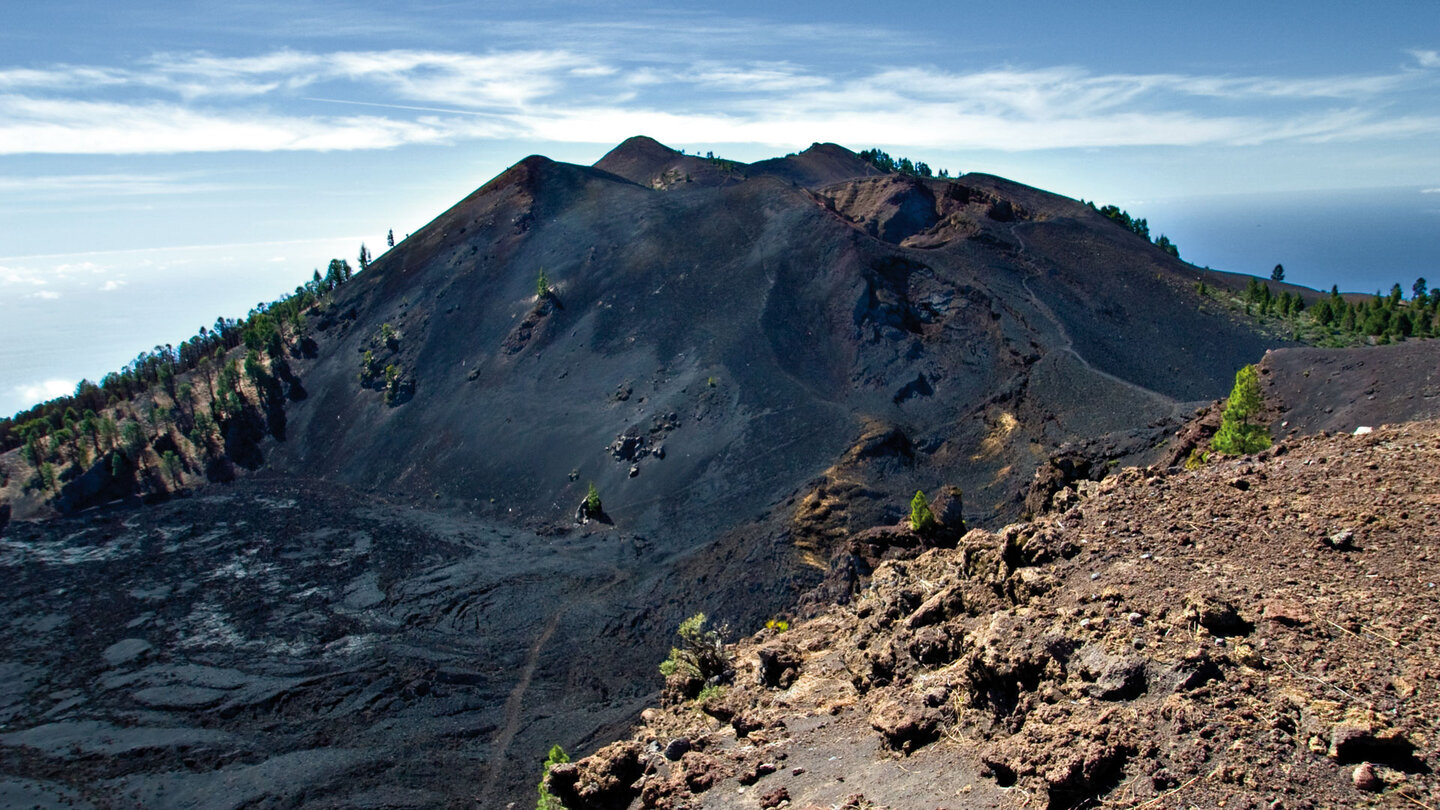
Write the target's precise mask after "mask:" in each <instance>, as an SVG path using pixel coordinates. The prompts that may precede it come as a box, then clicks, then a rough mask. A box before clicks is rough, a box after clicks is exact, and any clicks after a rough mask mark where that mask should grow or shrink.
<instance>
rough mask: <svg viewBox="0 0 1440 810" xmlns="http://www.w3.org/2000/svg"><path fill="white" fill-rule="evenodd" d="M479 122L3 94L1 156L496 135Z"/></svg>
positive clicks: (338, 146) (312, 147) (329, 147)
mask: <svg viewBox="0 0 1440 810" xmlns="http://www.w3.org/2000/svg"><path fill="white" fill-rule="evenodd" d="M504 129H505V128H504V127H503V126H501V125H497V124H494V123H490V122H486V121H479V120H476V119H473V118H471V119H463V120H459V119H442V118H438V117H422V118H419V119H416V120H399V119H395V118H382V117H378V116H349V117H343V118H333V117H302V116H293V115H291V116H287V115H275V114H271V113H266V112H261V111H256V110H224V111H197V110H193V109H189V108H186V107H182V106H178V105H175V104H167V103H149V104H124V103H118V102H97V101H73V100H47V99H35V98H30V97H26V96H15V95H10V96H0V154H110V155H116V154H125V155H139V154H173V153H178V152H225V151H258V152H273V151H281V150H287V151H337V150H353V149H385V148H389V147H394V146H399V145H401V144H408V143H441V142H447V141H452V140H455V139H457V138H461V137H468V138H475V137H482V138H483V137H497V136H500V135H502V134H504Z"/></svg>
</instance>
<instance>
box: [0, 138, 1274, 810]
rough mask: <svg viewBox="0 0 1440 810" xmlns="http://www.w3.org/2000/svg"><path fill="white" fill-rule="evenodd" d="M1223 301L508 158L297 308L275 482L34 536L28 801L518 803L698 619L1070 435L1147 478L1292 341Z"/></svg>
mask: <svg viewBox="0 0 1440 810" xmlns="http://www.w3.org/2000/svg"><path fill="white" fill-rule="evenodd" d="M1202 279H1203V280H1206V281H1207V283H1209V284H1212V285H1225V284H1227V283H1228V282H1227V281H1226V280H1225V279H1224V278H1223V277H1221V275H1220V274H1213V273H1208V272H1206V271H1202V270H1199V269H1197V268H1195V267H1192V266H1190V265H1187V264H1185V263H1183V262H1181V261H1179V260H1178V259H1175V258H1173V257H1172V256H1170V255H1167V254H1166V253H1165V252H1163V251H1161V250H1160V249H1159V248H1157V247H1156V246H1154V245H1152V244H1150V243H1149V242H1148V241H1147V240H1145V239H1143V238H1141V237H1139V236H1137V235H1135V234H1134V233H1132V232H1131V231H1129V230H1127V229H1125V228H1124V227H1121V226H1120V225H1117V224H1116V223H1114V222H1112V221H1110V220H1109V219H1106V218H1105V217H1104V216H1102V215H1101V214H1099V213H1097V212H1096V211H1095V210H1093V209H1092V208H1091V207H1089V206H1086V205H1084V204H1082V203H1079V202H1077V201H1075V200H1071V199H1067V198H1064V197H1060V196H1057V195H1054V194H1049V193H1046V192H1044V191H1040V190H1037V189H1034V188H1030V187H1027V186H1024V185H1021V184H1019V183H1015V182H1012V181H1009V180H1004V179H1001V178H998V177H993V176H989V175H983V174H967V175H964V176H962V177H959V178H956V179H936V178H921V177H912V176H908V175H899V174H894V173H885V172H881V171H879V170H878V169H876V168H875V167H874V166H873V165H872V164H871V163H869V162H867V161H865V160H862V159H860V158H859V157H858V156H857V155H855V154H854V153H852V152H849V151H848V150H846V149H843V148H841V147H839V146H836V145H833V144H816V145H814V146H812V147H810V148H809V149H807V150H805V151H804V152H801V153H799V154H795V155H790V156H787V157H783V158H777V159H774V160H767V161H762V162H758V163H754V164H748V165H747V164H739V163H734V162H730V161H724V160H718V159H713V158H700V157H696V156H691V155H685V154H682V153H680V152H677V151H674V150H671V149H669V148H667V147H664V146H662V145H661V144H658V143H656V142H655V141H653V140H651V139H648V138H632V139H630V140H628V141H626V142H625V143H623V144H621V145H620V146H618V147H617V148H616V149H614V150H613V151H611V152H610V153H609V154H607V155H606V156H605V157H604V158H603V159H601V160H600V161H599V162H598V163H596V164H595V165H594V166H591V167H586V166H576V165H569V164H563V163H557V162H555V161H552V160H548V159H546V158H543V157H538V156H536V157H529V158H526V159H525V160H523V161H521V162H520V163H518V164H516V165H515V166H513V167H511V168H510V169H508V170H507V171H505V172H504V173H502V174H501V175H500V176H498V177H496V178H495V179H493V180H491V181H490V182H489V183H486V184H485V185H484V186H482V187H481V188H480V189H478V190H477V191H475V192H474V193H473V194H471V195H470V196H469V197H467V198H466V199H464V200H462V201H461V202H459V203H458V204H456V205H455V206H454V207H453V208H451V209H450V210H448V211H446V212H445V213H443V214H442V215H440V216H439V217H438V218H436V219H435V220H434V221H433V222H431V223H430V224H429V225H427V226H425V227H424V228H422V229H421V230H419V231H418V232H416V233H414V234H413V235H411V236H409V237H408V238H406V239H404V240H403V241H402V242H400V243H399V244H398V245H396V246H395V247H394V248H392V249H391V250H389V251H388V252H386V253H385V254H383V255H382V256H379V257H377V258H376V259H375V261H374V262H373V263H372V264H371V265H370V266H369V268H368V269H366V270H365V271H364V272H362V273H360V274H358V275H356V276H355V277H354V278H353V279H352V280H350V281H349V282H347V283H345V284H344V285H343V286H341V287H339V288H338V289H337V290H335V291H334V293H333V294H332V295H331V296H330V297H329V298H328V299H326V300H325V301H324V302H323V303H322V304H321V305H320V306H319V307H318V308H317V309H316V310H314V311H312V312H310V313H308V314H307V319H308V322H309V323H310V324H311V326H312V329H311V333H310V339H309V340H307V341H306V342H305V347H304V351H303V352H300V354H303V355H304V356H294V357H292V358H290V360H289V363H288V365H289V372H288V373H290V374H291V383H290V391H291V397H290V399H292V400H294V401H292V402H290V403H289V404H288V405H286V406H285V408H284V410H283V414H281V415H280V416H279V417H277V415H276V413H273V412H272V414H271V420H270V423H271V427H272V433H274V434H275V438H273V439H269V440H266V441H265V442H263V443H261V444H260V445H257V446H256V447H255V448H253V449H254V451H255V457H253V458H248V459H246V460H245V463H246V464H248V465H249V466H252V467H258V468H259V471H258V472H257V473H256V474H253V475H247V476H245V477H243V478H242V480H241V481H240V482H238V483H236V484H233V485H231V487H230V488H229V489H226V488H224V487H218V488H207V489H202V490H200V492H199V493H198V494H197V495H196V497H194V498H191V499H188V500H187V499H178V500H174V501H171V502H170V503H168V504H164V505H161V506H156V507H150V508H143V509H132V508H128V507H111V508H109V509H108V510H101V511H98V512H90V513H85V514H81V515H79V516H76V517H72V518H66V519H61V520H56V521H51V522H49V523H35V524H28V523H27V524H25V525H20V523H19V521H16V522H15V523H12V525H11V527H10V528H9V529H8V530H7V531H8V532H9V534H10V539H8V540H7V541H6V543H7V545H6V546H5V547H4V549H3V551H4V554H3V555H0V562H3V564H4V565H5V566H7V569H8V570H12V571H14V572H15V574H16V578H15V581H16V582H18V583H19V584H18V585H17V586H16V589H15V593H16V594H17V596H16V598H15V599H13V600H11V601H9V602H7V603H6V610H7V615H6V619H7V620H8V621H10V623H11V626H14V627H21V626H23V627H27V628H31V630H30V631H28V632H29V633H30V635H29V636H27V641H26V642H25V643H24V644H23V645H20V647H17V652H16V656H18V657H17V658H15V659H14V660H13V661H12V662H11V664H7V665H6V666H11V667H12V670H13V671H12V670H7V672H10V673H11V676H13V677H11V678H10V681H11V682H12V683H14V684H16V686H15V687H13V689H12V690H11V692H12V693H13V694H12V695H11V696H12V697H13V700H9V702H7V703H4V704H3V706H0V708H3V712H4V713H3V722H5V723H6V728H7V729H14V730H15V731H8V732H6V733H4V734H0V746H3V747H0V753H3V755H4V757H5V759H4V760H3V765H4V769H5V772H6V773H9V774H12V775H17V774H18V775H17V776H16V777H15V778H16V779H19V780H20V782H12V783H9V784H12V786H13V785H14V784H20V783H21V782H23V783H24V785H27V786H29V785H40V786H41V787H44V786H45V785H51V784H60V785H62V786H64V790H69V791H72V794H66V795H70V796H71V798H74V797H75V795H79V796H81V797H84V796H92V797H93V796H95V795H100V794H104V793H106V792H107V791H113V790H123V791H130V793H128V794H126V795H132V796H134V797H137V799H136V800H137V801H141V803H142V804H143V803H145V801H149V802H150V803H151V804H156V803H160V804H163V802H161V800H160V799H159V798H158V797H161V796H165V795H169V796H178V795H182V794H184V792H185V791H191V792H192V793H194V794H195V795H203V794H205V793H206V791H207V790H210V789H211V788H212V787H214V786H216V785H222V784H228V785H237V784H241V783H243V784H245V785H249V786H250V787H251V788H253V790H251V792H249V793H244V792H243V791H242V792H241V793H242V794H243V795H244V796H245V797H247V798H245V799H244V801H252V802H264V801H270V800H277V801H278V799H277V798H276V797H281V796H288V797H291V799H294V798H295V797H297V796H298V797H305V800H306V801H307V802H311V803H315V802H319V801H321V799H323V800H324V801H328V802H331V803H332V804H334V805H337V806H338V805H346V806H403V805H404V802H407V801H409V802H411V803H412V804H414V805H415V806H435V805H437V804H444V803H446V802H462V801H466V800H468V798H469V797H472V796H475V795H480V796H483V797H484V803H485V804H487V805H490V806H497V805H503V800H504V799H506V798H519V797H523V796H525V795H527V792H528V791H529V790H532V789H533V784H534V781H535V779H536V777H537V774H538V769H537V767H536V766H537V764H538V762H539V760H540V758H541V757H542V756H543V754H544V751H545V750H546V749H547V748H548V747H549V746H550V745H551V744H553V743H561V744H563V745H565V746H566V747H567V748H571V749H574V748H577V747H578V748H579V749H580V750H582V751H583V750H585V749H586V748H587V747H593V746H594V745H595V743H596V742H597V741H600V740H603V739H606V738H609V737H610V736H611V735H612V734H613V732H614V731H615V730H616V729H617V728H618V727H620V726H621V725H623V724H625V723H627V722H629V720H630V719H631V718H632V717H633V716H634V715H635V713H636V712H638V711H639V709H640V708H641V707H643V706H644V705H645V704H646V701H647V700H649V699H650V698H651V697H652V696H653V693H654V691H655V689H656V688H658V686H659V678H658V676H657V675H656V674H655V670H654V667H655V664H656V663H657V662H658V661H659V660H660V659H661V658H663V656H664V650H665V648H666V647H667V646H668V642H669V638H670V636H671V633H672V631H673V629H674V627H675V626H676V624H677V623H678V622H679V621H680V620H681V619H683V618H685V617H686V616H689V615H690V614H692V613H695V612H698V611H705V612H707V613H708V614H710V615H711V616H712V617H713V618H714V619H715V620H717V621H727V622H729V623H731V624H732V625H734V626H735V627H736V628H737V629H741V630H746V631H748V630H751V629H753V628H755V627H758V626H760V625H762V624H764V622H765V620H766V619H767V618H770V617H772V616H774V615H776V614H777V613H779V612H781V611H784V610H786V609H788V608H789V607H791V606H792V605H793V604H794V603H795V601H796V600H797V598H798V597H799V596H800V594H802V593H804V592H805V591H807V590H808V589H810V588H811V587H812V586H814V585H816V584H817V583H818V582H820V581H821V579H822V578H824V577H826V576H827V575H832V576H831V579H832V580H834V581H835V582H839V583H840V584H841V586H844V584H845V583H847V582H851V581H852V580H853V577H855V576H863V575H864V574H865V573H866V572H868V570H869V566H870V565H871V564H873V563H875V562H877V560H876V559H871V558H869V557H867V554H866V553H865V552H864V551H863V550H857V549H856V548H855V547H854V546H853V544H851V543H850V542H849V538H850V537H851V536H852V535H853V533H854V532H857V531H859V530H862V529H867V528H870V527H873V526H877V525H881V524H893V523H895V522H896V521H897V519H899V518H900V517H901V515H902V514H904V513H905V510H906V508H907V505H908V503H909V501H910V498H911V495H913V493H914V492H915V491H916V490H924V491H926V492H928V493H931V494H932V495H933V494H936V493H938V492H939V491H940V490H941V489H942V488H945V491H946V492H947V493H951V495H950V496H949V497H951V499H952V503H954V500H953V492H954V490H953V488H958V489H959V490H961V491H963V493H964V507H963V516H964V518H965V519H966V520H967V521H969V522H970V523H971V524H976V525H996V526H998V525H999V524H1000V523H1002V522H1003V521H1005V520H1008V519H1012V518H1015V517H1018V516H1020V514H1021V512H1022V511H1023V510H1024V508H1025V507H1024V495H1025V488H1026V485H1028V484H1029V482H1030V480H1031V477H1032V473H1033V472H1034V470H1035V468H1036V466H1037V465H1038V464H1039V463H1041V462H1043V461H1045V460H1046V459H1048V458H1049V457H1050V455H1051V454H1052V453H1053V452H1054V451H1055V450H1056V449H1057V448H1059V447H1060V446H1061V445H1063V444H1065V443H1067V442H1075V441H1078V440H1085V441H1087V442H1088V447H1089V448H1090V449H1091V451H1092V452H1093V453H1095V454H1097V455H1098V456H1099V458H1100V459H1101V460H1102V463H1103V461H1105V460H1108V461H1111V462H1115V463H1120V462H1129V461H1135V460H1146V459H1149V458H1151V457H1152V456H1153V454H1154V452H1155V451H1154V447H1155V445H1156V444H1158V443H1160V442H1161V441H1163V440H1165V438H1166V437H1167V436H1168V434H1169V433H1170V432H1171V431H1173V430H1174V428H1175V427H1177V426H1178V425H1179V423H1180V421H1181V420H1182V419H1183V418H1185V417H1188V416H1189V415H1190V414H1191V413H1192V412H1193V410H1194V407H1195V404H1197V403H1199V402H1208V401H1210V400H1213V399H1215V398H1216V397H1220V396H1223V395H1224V394H1225V393H1226V391H1228V389H1229V386H1230V383H1231V381H1232V379H1233V375H1234V373H1235V370H1236V369H1237V368H1239V367H1240V366H1242V365H1244V364H1246V363H1249V362H1253V361H1255V360H1256V359H1257V358H1259V357H1260V356H1261V355H1262V354H1263V353H1264V352H1265V351H1266V350H1267V349H1269V348H1273V347H1277V346H1279V345H1282V343H1283V342H1282V341H1279V340H1277V339H1275V338H1273V337H1269V336H1266V335H1264V334H1262V333H1260V332H1259V331H1257V329H1256V328H1255V326H1254V325H1253V323H1252V322H1251V321H1249V320H1248V319H1242V318H1239V317H1237V316H1235V315H1232V314H1230V313H1228V312H1226V311H1224V310H1219V311H1217V310H1216V309H1214V308H1212V307H1207V306H1205V305H1204V303H1203V301H1202V300H1201V299H1200V298H1199V297H1198V296H1197V294H1196V292H1195V289H1194V288H1195V285H1196V282H1197V281H1199V280H1202ZM300 381H303V387H302V386H300ZM197 387H198V386H197ZM299 391H303V392H305V394H306V395H305V396H303V398H302V397H301V396H300V395H299V394H298V393H297V392H299ZM277 425H278V426H279V427H281V428H283V429H275V428H276V426H277ZM15 455H16V454H15V453H12V454H10V457H11V458H12V459H13V457H14V456H15ZM260 456H263V464H262V463H261V462H260V458H259V457H260ZM7 463H8V462H7ZM18 464H19V462H18V461H16V462H14V463H12V464H11V467H12V468H14V469H19V467H18ZM242 466H243V465H242ZM592 484H593V486H594V490H595V492H596V494H597V495H598V498H599V500H600V501H601V502H602V507H601V510H600V511H598V512H593V513H592V514H590V515H589V519H588V520H587V519H585V516H584V515H577V507H578V506H579V505H580V503H581V501H582V500H584V499H585V497H586V494H587V491H588V490H589V488H590V486H591V485H592ZM17 503H18V502H17ZM958 507H959V504H958V503H954V506H953V507H952V509H951V512H950V514H951V515H952V520H953V516H955V514H956V509H958ZM16 516H17V517H22V516H24V515H23V514H22V510H21V509H20V508H19V507H18V506H17V512H16ZM577 518H578V519H577ZM871 551H874V552H875V553H876V554H883V553H884V551H885V550H884V548H882V547H871ZM837 577H838V578H837ZM847 577H850V578H851V579H847ZM82 582H84V583H88V585H87V586H86V587H79V585H80V584H81V583H82ZM59 594H69V596H68V597H64V598H62V597H61V596H60V595H59ZM56 617H61V618H56ZM82 627H83V631H82V630H79V629H78V628H82ZM67 628H77V629H67ZM54 634H60V635H63V636H64V638H65V639H66V640H65V641H63V642H61V641H57V639H59V638H60V635H54ZM52 636H53V637H52ZM32 642H33V643H32ZM116 645H119V646H116ZM22 648H23V649H22ZM52 696H53V697H52ZM436 718H443V722H441V721H437V720H436ZM135 728H140V729H141V731H139V732H136V731H133V729H135ZM107 729H109V731H107ZM115 729H126V730H125V731H124V732H123V733H122V732H120V731H114V730H115ZM145 729H149V730H148V731H146V730H145ZM106 735H108V736H106ZM92 738H94V739H100V738H104V739H110V740H112V742H111V743H105V744H100V743H95V744H94V745H91V742H93V740H92ZM76 740H79V741H80V742H75V741H76ZM116 740H118V741H119V742H115V741H116ZM72 742H74V745H72V744H71V743H72ZM132 744H133V745H135V746H138V750H141V751H144V752H145V757H143V758H142V759H143V763H142V764H139V765H125V764H120V763H118V762H117V761H115V760H113V759H112V758H111V757H112V755H113V754H114V753H115V751H116V750H118V749H116V746H120V748H122V749H125V750H129V749H128V748H125V746H128V745H132ZM87 746H88V747H87ZM409 746H419V747H420V748H421V749H423V750H424V751H425V752H427V753H426V754H424V755H423V756H426V757H428V759H427V760H426V761H424V762H417V761H415V760H414V759H413V757H412V755H411V754H408V753H402V752H404V751H406V750H407V747H409ZM197 751H198V752H201V753H200V754H197V753H196V752H197ZM5 752H8V753H5ZM36 752H39V753H36ZM134 762H141V760H134ZM16 789H18V788H16ZM27 789H28V788H27ZM36 789H37V790H39V789H40V788H36ZM46 789H49V788H46ZM247 789H248V788H247ZM55 790H56V791H60V790H61V788H60V787H56V788H55ZM77 790H78V791H79V793H78V794H74V793H73V791H77ZM16 795H19V794H16ZM27 795H28V794H27ZM187 795H188V794H187ZM237 795H240V794H237ZM147 797H148V799H147ZM317 797H319V798H317ZM407 797H408V798H407ZM177 801H178V800H177ZM367 803H368V805H367Z"/></svg>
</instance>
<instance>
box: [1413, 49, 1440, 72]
mask: <svg viewBox="0 0 1440 810" xmlns="http://www.w3.org/2000/svg"><path fill="white" fill-rule="evenodd" d="M1410 55H1411V56H1413V57H1415V62H1416V64H1418V65H1420V67H1425V68H1440V51H1420V50H1414V51H1410Z"/></svg>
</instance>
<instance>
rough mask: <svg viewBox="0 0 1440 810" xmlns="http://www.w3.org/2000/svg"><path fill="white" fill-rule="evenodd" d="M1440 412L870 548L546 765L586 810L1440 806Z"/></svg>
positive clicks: (1137, 476) (1142, 478)
mask: <svg viewBox="0 0 1440 810" xmlns="http://www.w3.org/2000/svg"><path fill="white" fill-rule="evenodd" d="M1437 492H1440V423H1437V422H1421V423H1412V424H1405V425H1399V426H1391V427H1381V428H1377V429H1375V430H1374V431H1373V432H1370V433H1368V434H1363V435H1318V436H1312V437H1305V438H1294V439H1286V440H1283V441H1281V442H1280V443H1279V444H1277V445H1276V446H1274V447H1273V448H1272V449H1270V450H1267V451H1265V452H1264V453H1262V454H1260V455H1259V456H1257V457H1253V458H1241V459H1231V460H1225V461H1222V462H1219V463H1213V464H1210V465H1208V466H1206V467H1203V468H1201V469H1198V470H1195V471H1189V472H1187V471H1184V470H1181V469H1178V468H1169V469H1162V468H1146V469H1141V468H1127V469H1124V470H1121V471H1119V472H1117V473H1116V474H1113V475H1111V476H1109V477H1107V478H1106V479H1105V480H1104V481H1103V482H1100V483H1099V484H1087V485H1084V486H1082V487H1081V488H1080V491H1079V492H1072V493H1070V495H1071V496H1072V497H1070V498H1066V499H1062V500H1064V501H1065V502H1067V503H1070V504H1072V505H1071V506H1069V507H1068V508H1066V509H1065V510H1064V511H1060V512H1056V513H1051V514H1047V515H1044V516H1042V517H1040V518H1038V519H1036V520H1034V521H1032V522H1029V523H1019V524H1012V525H1009V526H1006V527H1004V528H1003V529H1000V530H999V531H998V532H993V533H992V532H989V531H984V530H972V531H971V532H969V533H968V534H966V535H965V536H964V537H963V538H962V539H961V540H960V541H959V543H958V545H957V546H956V547H955V548H946V549H934V550H931V551H927V552H925V553H924V554H922V555H920V556H919V557H917V558H914V559H909V560H894V561H891V562H887V563H884V564H883V565H881V566H880V567H879V568H878V569H877V570H876V572H875V574H874V577H873V579H872V580H871V581H870V583H869V585H868V586H866V587H864V588H863V589H862V590H860V591H859V592H858V593H856V594H854V597H853V599H852V600H850V601H849V602H848V604H845V605H841V606H834V607H828V608H824V609H819V610H817V611H815V612H814V613H813V614H812V615H810V616H808V617H804V618H801V619H797V620H796V621H795V623H794V626H793V627H791V628H790V629H788V630H785V631H783V632H782V631H777V630H775V629H767V630H763V631H761V632H759V633H757V634H756V635H754V636H751V637H749V638H746V639H744V640H742V641H740V642H739V643H737V644H735V645H734V646H733V647H731V648H730V650H729V652H730V653H731V654H732V655H733V666H734V670H735V674H734V678H733V682H732V683H731V684H730V685H728V686H723V687H720V688H718V689H712V690H709V691H708V692H707V693H704V694H703V696H702V697H701V698H699V699H681V698H680V697H679V696H677V695H674V694H673V693H672V700H671V703H670V705H668V706H666V707H664V708H650V709H647V710H646V712H645V713H644V714H643V718H644V720H643V723H642V724H641V725H640V726H639V727H638V728H637V729H636V731H635V732H634V734H633V736H632V737H631V738H630V739H627V740H623V741H621V742H617V743H614V744H612V745H610V746H607V747H606V748H604V749H602V750H601V751H600V752H599V753H598V754H596V755H595V756H592V757H591V758H588V759H585V760H581V761H580V762H578V763H577V764H571V765H565V766H559V767H558V768H556V769H554V770H552V771H551V775H550V777H549V779H550V784H551V785H552V787H553V788H554V789H555V790H556V792H557V794H559V795H560V796H561V797H562V798H563V799H565V800H566V802H567V806H568V807H571V808H572V810H587V809H588V808H597V807H627V806H628V807H632V808H638V807H646V808H651V807H673V808H680V807H689V808H756V807H762V808H763V807H777V806H789V807H796V808H844V809H845V810H852V809H854V808H932V807H935V808H946V807H948V808H962V807H964V808H1004V807H1051V808H1061V807H1064V808H1070V807H1120V808H1140V807H1226V808H1237V807H1239V808H1315V807H1359V806H1375V807H1397V808H1398V807H1434V806H1435V799H1436V796H1437V795H1440V793H1437V791H1440V778H1437V774H1436V773H1435V769H1436V768H1437V767H1440V664H1437V662H1440V630H1437V617H1440V529H1437V528H1436V527H1437V526H1440V496H1437V494H1436V493H1437Z"/></svg>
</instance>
